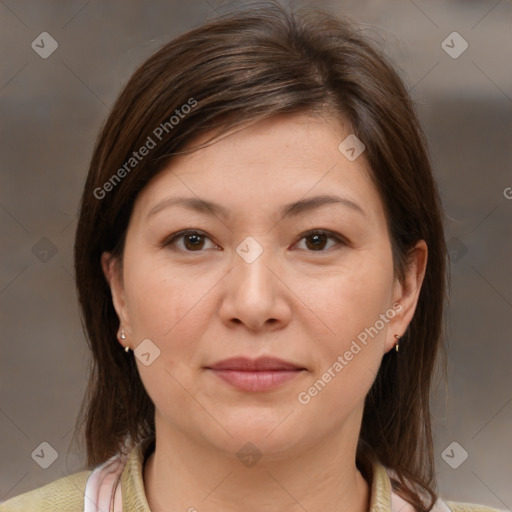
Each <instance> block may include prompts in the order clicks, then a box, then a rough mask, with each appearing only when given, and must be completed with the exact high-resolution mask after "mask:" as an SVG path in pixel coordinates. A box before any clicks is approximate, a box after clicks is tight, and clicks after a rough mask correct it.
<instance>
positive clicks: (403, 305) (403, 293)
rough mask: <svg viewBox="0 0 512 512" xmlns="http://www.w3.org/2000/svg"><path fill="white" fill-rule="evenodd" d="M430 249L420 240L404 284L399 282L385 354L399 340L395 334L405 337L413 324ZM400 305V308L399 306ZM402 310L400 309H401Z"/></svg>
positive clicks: (413, 250)
mask: <svg viewBox="0 0 512 512" xmlns="http://www.w3.org/2000/svg"><path fill="white" fill-rule="evenodd" d="M427 258H428V248H427V244H426V243H425V240H420V241H419V242H417V244H416V245H415V246H414V247H413V248H412V249H411V252H410V256H409V265H408V267H407V269H406V273H405V278H404V281H403V282H399V281H398V280H397V282H396V287H395V293H394V296H393V297H394V298H393V304H394V305H395V306H394V307H393V309H394V310H395V311H396V312H397V313H396V314H395V316H394V317H393V319H392V320H391V321H390V322H389V328H388V331H387V337H386V342H385V352H388V351H389V350H391V349H392V348H393V347H394V346H395V344H396V342H397V340H396V338H395V334H398V336H403V335H404V333H405V331H406V330H407V327H408V326H409V324H410V323H411V320H412V318H413V316H414V312H415V310H416V305H417V303H418V297H419V296H420V291H421V285H422V284H423V278H424V277H425V269H426V267H427ZM397 304H399V306H398V305H397ZM399 308H400V309H399Z"/></svg>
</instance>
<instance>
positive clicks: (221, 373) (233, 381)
mask: <svg viewBox="0 0 512 512" xmlns="http://www.w3.org/2000/svg"><path fill="white" fill-rule="evenodd" d="M205 368H206V369H207V370H209V371H211V372H212V373H213V374H214V375H215V376H217V377H219V378H220V379H221V380H222V381H224V382H225V383H227V384H229V385H230V386H232V387H235V388H237V389H239V390H242V391H252V392H256V391H270V390H272V389H274V388H276V387H279V386H282V385H283V384H285V383H287V382H290V381H293V380H295V379H296V378H298V377H299V376H300V375H302V374H303V373H304V371H305V370H306V368H304V367H303V366H300V365H297V364H294V363H291V362H288V361H283V360H282V359H277V358H275V357H260V358H258V359H249V358H246V357H234V358H231V359H224V360H223V361H219V362H218V363H215V364H214V365H212V366H207V367H205Z"/></svg>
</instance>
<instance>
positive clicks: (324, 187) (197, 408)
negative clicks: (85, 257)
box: [103, 115, 426, 455]
mask: <svg viewBox="0 0 512 512" xmlns="http://www.w3.org/2000/svg"><path fill="white" fill-rule="evenodd" d="M348 135H350V131H347V130H345V129H343V128H342V127H341V125H338V124H336V123H335V122H334V121H326V120H322V119H320V118H315V117H307V116H304V115H293V116H290V115H288V116H280V117H274V118H272V119H270V120H266V121H263V122H259V123H257V124H253V125H252V126H248V127H246V128H244V129H243V130H239V131H234V132H231V133H230V134H229V136H227V137H224V138H222V139H221V140H219V141H217V142H216V143H214V144H213V145H211V146H210V147H208V148H206V149H202V150H200V151H197V152H195V153H192V154H190V155H185V156H181V157H179V158H175V159H174V160H173V161H172V162H171V164H170V165H169V166H168V167H167V168H166V169H165V170H164V171H163V172H161V173H160V174H159V175H157V176H156V177H155V178H153V179H152V180H151V181H150V182H149V183H148V185H147V186H146V187H145V188H144V189H143V191H142V192H141V193H140V194H139V196H138V198H137V201H136V203H135V206H134V209H133V213H132V216H131V219H130V223H129V227H128V232H127V237H126V245H125V249H124V260H123V269H122V277H121V274H120V273H119V269H118V268H117V267H116V261H115V260H113V259H111V258H110V257H109V255H108V254H107V253H105V255H104V258H103V265H104V270H105V274H106V276H107V278H108V279H109V280H110V284H111V288H112V293H113V299H114V305H115V307H116V310H117V313H118V315H119V318H120V321H121V328H122V329H124V330H125V332H126V341H125V342H123V343H124V344H129V345H130V346H131V348H132V349H136V352H135V357H136V358H137V366H138V369H139V372H140V376H141V378H142V381H143V383H144V386H145V388H146V390H147V392H148V394H149V396H150V397H151V399H152V400H153V402H154V404H155V408H156V424H157V435H158V434H159V433H160V432H163V431H164V430H166V431H167V432H169V433H171V431H172V432H173V435H178V436H184V437H186V438H187V439H188V440H189V441H193V442H196V443H199V444H201V445H203V446H206V445H208V446H209V447H215V448H217V449H219V450H222V451H225V452H226V453H230V454H232V455H233V454H236V452H238V451H239V450H240V449H241V448H242V447H243V446H244V445H245V444H246V443H247V442H251V443H252V444H253V445H256V446H257V447H258V449H259V450H260V451H261V452H262V453H266V454H274V455H277V454H279V452H282V453H284V452H286V450H287V449H289V448H292V447H293V449H295V450H296V449H298V448H301V447H302V448H303V449H306V448H307V447H308V446H309V447H311V446H314V445H315V444H317V443H318V442H319V441H321V440H326V439H329V437H328V436H335V435H338V433H340V432H344V433H346V434H348V433H352V434H353V435H352V437H353V438H354V442H355V440H356V439H357V435H358V431H359V427H360V420H361V413H362V407H363V401H364V397H365V395H366V394H367V392H368V390H369V388H370V386H371V384H372V382H373V381H374V379H375V376H376V374H377V371H378V368H379V365H380V362H381V359H382V356H383V355H384V353H385V352H387V351H388V350H390V349H392V347H393V345H394V344H395V342H396V340H395V338H394V335H395V334H399V335H402V334H403V332H404V331H405V329H406V327H407V325H408V323H409V322H410V320H411V318H412V315H413V312H414V308H415V306H416V301H417V297H418V293H419V288H420V286H421V281H422V279H423V271H424V266H425V263H426V248H425V245H424V243H423V242H421V243H419V244H418V246H417V251H416V255H417V258H416V259H415V260H413V264H412V266H411V268H410V271H409V274H408V278H407V280H406V281H405V282H404V283H398V282H397V281H396V280H395V278H394V276H393V262H392V254H391V245H390V239H389V236H388V231H387V227H386V219H385V214H384V209H383V204H382V201H381V199H380V197H379V194H378V192H377V190H376V188H375V186H374V184H373V183H372V181H371V180H370V178H369V172H368V169H367V167H366V163H365V160H364V152H363V154H362V155H361V156H359V157H358V158H357V159H355V160H353V161H351V160H349V159H347V157H346V156H345V154H344V153H342V152H341V151H340V150H339V149H338V146H339V145H340V143H341V142H342V141H343V140H344V139H345V138H346V137H347V136H348ZM201 140H203V139H201ZM349 140H350V139H349ZM347 154H349V155H350V156H351V152H350V151H349V152H348V153H347ZM317 197H320V198H324V199H318V200H317V201H314V198H317ZM327 198H331V199H327ZM332 198H339V199H338V200H336V201H334V200H333V199H332ZM178 199H179V201H178ZM185 201H188V203H186V202H185ZM203 201H204V203H203ZM200 202H201V203H200ZM206 202H208V203H212V205H214V206H207V205H206ZM200 205H202V206H200ZM314 230H321V232H320V233H318V232H317V233H316V234H315V231H314ZM312 231H313V233H311V232H312ZM141 343H142V344H141ZM137 347H139V349H137ZM264 356H265V357H272V358H279V359H281V360H283V361H286V362H288V363H290V364H291V365H292V366H293V369H290V368H288V369H286V368H285V367H284V366H282V365H277V366H274V367H266V369H267V371H259V372H258V371H248V370H249V368H248V367H236V366H234V365H233V364H231V366H230V364H229V363H227V365H226V366H225V369H224V370H223V371H221V370H219V369H214V368H213V367H214V366H215V365H216V364H217V363H219V362H221V361H223V360H226V359H229V358H235V357H236V358H238V357H242V358H248V359H250V360H255V359H257V358H260V357H264ZM126 357H134V356H133V354H130V355H127V356H126ZM396 357H400V353H398V354H396ZM229 368H231V369H229ZM237 369H238V370H237ZM259 370H261V367H259Z"/></svg>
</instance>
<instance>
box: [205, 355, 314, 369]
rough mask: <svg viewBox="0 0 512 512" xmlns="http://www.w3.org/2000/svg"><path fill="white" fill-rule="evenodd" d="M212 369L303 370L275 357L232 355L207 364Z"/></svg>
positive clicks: (301, 367)
mask: <svg viewBox="0 0 512 512" xmlns="http://www.w3.org/2000/svg"><path fill="white" fill-rule="evenodd" d="M206 368H210V369H212V370H238V371H245V372H251V371H252V372H255V371H265V370H267V371H272V370H305V369H306V368H304V367H303V366H300V365H297V364H294V363H290V362H288V361H284V360H283V359H278V358H276V357H259V358H257V359H250V358H248V357H232V358H230V359H223V360H222V361H219V362H218V363H215V364H213V365H211V366H207V367H206Z"/></svg>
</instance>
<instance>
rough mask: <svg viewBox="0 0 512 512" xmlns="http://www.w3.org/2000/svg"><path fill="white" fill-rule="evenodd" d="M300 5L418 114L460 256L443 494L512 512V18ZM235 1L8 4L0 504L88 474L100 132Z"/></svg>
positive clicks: (440, 441)
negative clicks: (82, 261)
mask: <svg viewBox="0 0 512 512" xmlns="http://www.w3.org/2000/svg"><path fill="white" fill-rule="evenodd" d="M282 3H283V4H285V2H282ZM288 3H290V4H292V5H293V6H297V7H299V6H313V5H314V6H318V7H322V8H326V9H328V10H330V11H331V12H334V13H338V14H345V15H347V16H349V17H351V18H353V19H354V20H355V21H356V22H357V23H358V24H360V25H361V27H362V30H363V31H364V33H365V34H366V35H367V36H368V37H371V38H372V39H373V40H374V41H376V42H377V43H378V44H379V46H381V47H382V48H384V50H385V51H386V53H387V54H388V55H389V56H390V57H391V58H392V60H393V61H394V63H395V64H396V66H397V67H398V69H399V71H400V72H401V74H402V76H403V78H404V80H405V81H406V83H407V85H408V88H409V90H410V92H411V94H412V96H413V98H414V100H415V101H416V103H417V105H418V110H419V113H420V116H421V119H422V121H423V124H424V127H425V130H426V133H427V135H428V138H429V143H430V147H431V152H432V159H433V163H434V169H435V174H436V178H437V181H438V184H439V188H440V191H441V195H442V200H443V204H444V208H445V213H446V238H447V240H448V245H449V249H450V259H451V279H452V282H451V301H450V303H449V305H448V306H447V323H446V332H447V337H448V340H447V341H448V343H447V355H448V380H447V381H446V382H445V381H441V382H440V384H439V386H438V388H437V391H436V392H435V393H434V396H433V398H434V434H435V454H436V461H437V474H438V480H439V491H440V493H441V496H442V497H443V498H445V499H453V500H458V501H468V502H476V503H482V504H486V505H489V506H494V507H497V508H500V509H509V510H510V509H511V507H512V486H511V485H510V484H511V482H512V372H511V366H512V4H511V2H510V0H500V1H497V0H464V1H455V0H453V1H438V0H436V1H432V0H430V1H427V0H414V1H413V0H388V1H386V2H382V1H378V0H369V1H364V0H357V1H356V0H332V1H327V0H326V1H317V2H313V1H309V2H307V1H297V2H288ZM240 5H244V2H237V3H233V2H221V1H217V2H216V1H214V0H188V1H187V2H178V1H165V0H159V1H149V2H147V1H146V2H144V1H142V0H124V1H121V0H106V1H102V2H100V1H98V0H69V1H66V2H63V1H48V0H47V1H44V2H41V1H35V0H7V1H1V2H0V41H1V45H0V52H1V59H0V104H1V125H0V130H1V136H0V155H1V170H0V242H1V253H0V255H1V256H0V258H1V260H0V325H1V331H0V332H1V334H0V336H1V358H0V453H1V454H2V456H1V457H0V502H1V501H4V500H6V499H8V498H10V497H12V496H15V495H18V494H20V493H22V492H25V491H28V490H30V489H33V488H35V487H38V486H41V485H43V484H46V483H49V482H51V481H53V480H55V479H57V478H60V477H62V476H65V475H66V474H69V473H71V472H74V471H77V470H79V469H80V467H81V465H82V464H83V462H84V456H83V454H81V453H79V450H78V449H77V447H76V446H74V445H72V444H71V440H72V433H73V427H74V424H75V419H76V415H77V413H78V410H79V407H80V404H81V401H82V397H83V393H84V390H85V385H86V381H87V371H88V362H89V354H88V349H87V345H86V343H85V339H84V336H83V333H82V327H81V323H80V317H79V311H78V307H77V301H76V295H75V289H74V280H73V261H72V247H73V239H74V234H75V228H76V214H77V206H78V201H79V198H80V194H81V191H82V187H83V184H84V180H85V176H86V173H87V169H88V164H89V160H90V157H91V153H92V149H93V144H94V141H95V138H96V136H97V133H98V131H99V128H100V126H101V124H102V122H103V121H104V120H105V118H106V116H107V114H108V112H109V109H110V107H111V106H112V104H113V102H114V100H115V98H116V97H117V95H118V94H119V92H120V91H121V88H122V87H123V85H124V84H125V83H126V81H127V79H128V78H129V76H130V74H131V73H132V72H133V71H134V69H135V68H136V67H137V66H138V65H139V64H140V63H141V62H142V61H143V60H145V59H146V58H147V57H149V55H151V54H152V53H153V52H154V51H156V50H157V49H158V48H159V47H160V46H161V45H162V44H164V43H165V42H167V41H169V40H170V39H172V38H173V37H175V36H177V35H178V34H180V33H182V32H184V31H186V30H188V29H190V28H193V27H196V26H198V25H200V24H202V23H203V22H204V21H205V20H206V19H208V18H212V17H214V16H215V15H216V13H222V12H225V11H226V10H231V9H233V8H236V7H238V6H240ZM41 443H47V444H41ZM41 453H44V457H42V456H40V457H37V454H41ZM48 464H50V465H49V466H48V467H47V468H46V469H45V468H44V466H45V465H48Z"/></svg>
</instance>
